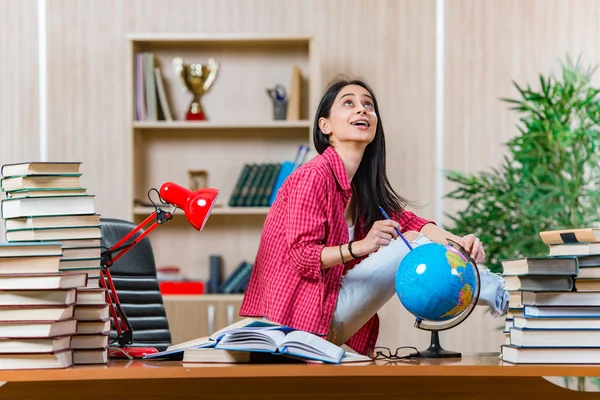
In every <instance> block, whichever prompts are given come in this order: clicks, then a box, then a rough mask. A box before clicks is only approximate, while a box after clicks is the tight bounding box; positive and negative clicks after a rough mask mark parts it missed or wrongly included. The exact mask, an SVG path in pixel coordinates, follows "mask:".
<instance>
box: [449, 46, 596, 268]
mask: <svg viewBox="0 0 600 400" xmlns="http://www.w3.org/2000/svg"><path fill="white" fill-rule="evenodd" d="M560 64H561V74H560V75H559V76H558V77H557V76H554V75H552V76H549V77H546V76H543V75H540V79H539V88H537V89H532V88H531V87H530V86H529V85H527V88H524V87H521V86H519V85H518V84H517V83H516V82H514V81H513V84H514V86H515V87H516V89H517V91H518V93H519V96H520V98H518V99H502V100H503V101H505V102H507V103H509V104H511V106H512V108H511V109H512V110H514V111H516V112H517V113H519V115H520V117H519V123H518V132H519V133H518V134H517V135H516V136H515V137H514V138H513V139H511V140H510V141H508V142H507V143H506V147H507V149H508V151H507V154H506V155H505V157H504V159H503V161H502V163H501V165H500V166H499V167H497V168H493V169H491V170H489V171H484V172H481V173H465V172H460V171H447V172H446V177H447V179H448V180H449V181H451V182H454V183H455V184H456V186H455V189H454V190H452V191H451V192H449V193H447V194H446V197H447V198H450V199H457V200H463V201H464V203H465V204H466V205H465V207H464V208H463V209H462V210H459V211H458V212H457V213H455V214H454V215H448V217H449V218H450V219H451V221H452V224H453V225H454V226H453V227H452V229H453V231H455V232H456V233H457V234H462V235H464V234H467V233H470V232H473V233H475V234H476V235H477V236H478V237H479V238H480V239H481V241H482V243H483V244H484V247H485V249H486V254H487V262H486V265H487V266H488V267H489V268H490V269H491V270H492V271H494V272H501V271H502V267H501V264H500V261H501V260H503V259H508V258H515V257H532V256H546V255H547V254H548V248H547V246H546V245H545V244H544V243H543V242H542V241H541V239H540V237H539V232H541V231H544V230H550V229H565V228H573V227H574V228H578V227H588V226H592V225H593V224H594V223H595V222H596V221H598V220H599V206H600V187H599V184H600V159H599V158H600V149H599V147H600V125H599V123H600V94H599V93H600V90H599V89H598V88H596V87H594V86H593V85H592V82H591V78H592V75H593V73H594V71H595V68H593V69H583V68H581V67H580V61H579V60H578V61H577V62H576V63H573V62H572V61H571V60H570V58H569V57H567V59H566V62H564V63H563V62H561V63H560Z"/></svg>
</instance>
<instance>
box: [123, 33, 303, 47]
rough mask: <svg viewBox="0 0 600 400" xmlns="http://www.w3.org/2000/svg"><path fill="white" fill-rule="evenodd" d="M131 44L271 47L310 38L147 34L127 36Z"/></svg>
mask: <svg viewBox="0 0 600 400" xmlns="http://www.w3.org/2000/svg"><path fill="white" fill-rule="evenodd" d="M127 39H128V40H130V41H131V42H135V43H139V44H144V43H149V44H153V45H157V44H161V45H163V46H164V45H166V46H173V47H185V45H197V44H202V45H203V46H207V45H208V46H210V45H214V46H257V45H261V46H273V45H286V46H290V45H308V43H310V42H311V40H312V38H311V37H309V36H289V35H278V34H270V35H258V34H242V35H240V34H189V33H185V34H177V33H174V34H168V33H160V34H156V33H148V34H139V33H136V34H131V35H128V36H127Z"/></svg>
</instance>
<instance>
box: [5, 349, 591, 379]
mask: <svg viewBox="0 0 600 400" xmlns="http://www.w3.org/2000/svg"><path fill="white" fill-rule="evenodd" d="M352 376H361V377H394V376H395V377H427V376H438V377H453V376H460V377H463V378H464V377H541V376H594V377H597V376H600V366H597V365H513V364H508V363H502V362H501V361H499V359H498V356H497V355H486V356H478V357H463V358H462V359H455V360H450V359H441V360H432V359H423V360H416V361H401V362H394V363H386V362H385V361H376V362H371V363H349V364H340V365H331V364H185V365H184V364H182V363H181V362H179V361H131V362H129V361H110V362H109V364H108V365H95V366H75V367H72V368H68V369H56V370H51V369H48V370H24V371H0V381H7V382H36V381H37V382H42V381H83V380H120V379H185V378H195V379H209V378H255V377H260V378H269V377H298V378H304V377H321V378H322V377H352Z"/></svg>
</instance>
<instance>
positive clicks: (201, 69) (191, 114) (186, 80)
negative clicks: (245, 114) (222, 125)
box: [173, 57, 219, 121]
mask: <svg viewBox="0 0 600 400" xmlns="http://www.w3.org/2000/svg"><path fill="white" fill-rule="evenodd" d="M173 70H174V71H175V75H177V76H178V77H179V78H180V79H181V82H182V83H183V86H185V87H186V88H187V90H189V91H190V92H191V93H192V94H193V96H194V97H193V98H192V102H191V103H190V106H189V108H188V110H187V112H186V114H185V119H186V120H187V121H202V120H205V119H206V115H205V114H204V110H203V109H202V103H201V102H200V98H201V97H202V96H203V95H204V94H206V93H207V92H208V91H209V89H210V87H211V86H212V84H213V82H214V80H215V78H216V76H217V71H218V70H219V64H218V63H217V62H216V61H215V59H214V58H210V59H209V60H208V65H203V64H184V63H183V59H182V58H181V57H176V58H174V59H173Z"/></svg>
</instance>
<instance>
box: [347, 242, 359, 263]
mask: <svg viewBox="0 0 600 400" xmlns="http://www.w3.org/2000/svg"><path fill="white" fill-rule="evenodd" d="M353 242H354V240H351V241H350V242H349V243H348V252H349V253H350V255H351V256H352V258H354V259H355V260H358V259H359V258H360V257H356V256H355V255H354V253H353V252H352V243H353Z"/></svg>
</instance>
